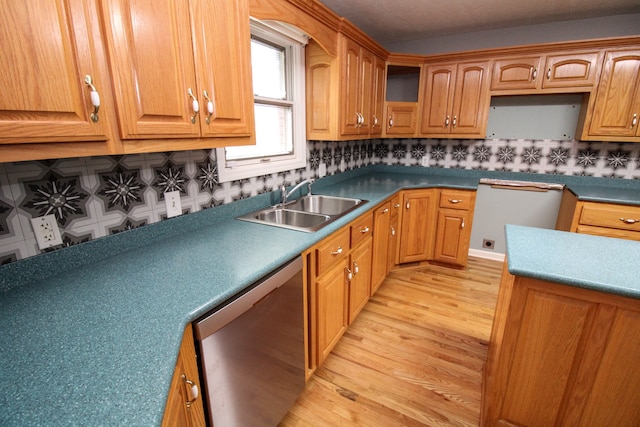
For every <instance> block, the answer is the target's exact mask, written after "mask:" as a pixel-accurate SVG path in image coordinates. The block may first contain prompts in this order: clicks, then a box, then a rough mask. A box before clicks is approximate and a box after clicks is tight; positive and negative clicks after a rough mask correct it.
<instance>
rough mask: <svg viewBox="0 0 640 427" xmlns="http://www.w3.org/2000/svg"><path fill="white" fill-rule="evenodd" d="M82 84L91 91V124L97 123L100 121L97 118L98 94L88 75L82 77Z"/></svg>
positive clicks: (98, 117)
mask: <svg viewBox="0 0 640 427" xmlns="http://www.w3.org/2000/svg"><path fill="white" fill-rule="evenodd" d="M84 82H85V84H86V85H87V86H89V89H91V93H90V95H91V105H93V112H92V113H91V121H92V122H93V123H98V120H100V116H98V110H100V94H99V93H98V91H97V90H96V87H95V86H94V85H93V79H92V78H91V76H90V75H88V74H87V75H86V76H84Z"/></svg>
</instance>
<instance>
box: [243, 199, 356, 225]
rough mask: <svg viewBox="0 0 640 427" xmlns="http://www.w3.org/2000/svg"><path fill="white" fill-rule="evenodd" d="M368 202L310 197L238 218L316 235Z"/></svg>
mask: <svg viewBox="0 0 640 427" xmlns="http://www.w3.org/2000/svg"><path fill="white" fill-rule="evenodd" d="M364 203H367V200H361V199H351V198H347V197H335V196H325V195H316V194H314V195H307V196H304V197H301V198H299V199H296V200H293V201H291V202H288V203H286V204H285V205H284V206H282V205H276V206H271V207H268V208H265V209H260V210H258V211H255V212H251V213H249V214H246V215H242V216H239V217H237V219H239V220H242V221H249V222H255V223H259V224H265V225H272V226H275V227H282V228H288V229H291V230H298V231H305V232H314V231H317V230H319V229H321V228H322V227H324V226H326V225H327V224H330V223H331V222H332V221H335V220H336V219H338V218H340V217H342V216H344V215H346V214H347V213H349V212H351V211H352V210H354V209H356V208H358V207H359V206H361V205H362V204H364Z"/></svg>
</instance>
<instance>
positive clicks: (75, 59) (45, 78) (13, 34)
mask: <svg viewBox="0 0 640 427" xmlns="http://www.w3.org/2000/svg"><path fill="white" fill-rule="evenodd" d="M92 4H93V2H85V1H81V0H66V1H65V0H54V1H47V2H43V1H36V0H28V1H27V0H25V1H20V2H14V1H3V2H1V3H0V51H1V52H2V60H1V61H0V94H1V95H0V142H36V141H49V142H50V141H71V140H84V141H89V140H106V139H107V136H106V135H107V129H108V127H107V126H106V121H105V120H104V118H103V117H101V115H100V114H98V117H99V119H98V121H97V122H94V121H93V120H92V119H91V112H92V111H93V106H92V104H91V96H90V88H89V86H88V85H87V84H85V76H86V75H90V76H91V78H92V81H93V85H94V86H95V88H96V90H97V91H98V93H100V92H103V93H104V92H107V91H108V90H109V88H108V86H107V85H108V83H107V81H106V80H104V79H103V76H101V75H100V73H99V71H98V70H97V69H96V58H95V50H94V46H95V44H94V43H95V41H94V39H93V35H92V33H91V31H90V28H88V25H90V21H91V20H90V18H89V8H91V7H95V6H91V5H92ZM107 108H109V107H107Z"/></svg>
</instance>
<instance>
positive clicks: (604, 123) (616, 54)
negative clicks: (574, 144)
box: [579, 47, 640, 142]
mask: <svg viewBox="0 0 640 427" xmlns="http://www.w3.org/2000/svg"><path fill="white" fill-rule="evenodd" d="M583 113H584V114H583V115H582V117H581V120H582V127H581V130H582V134H581V135H580V139H584V140H603V141H629V142H633V141H635V142H638V141H640V125H639V124H638V122H639V121H640V47H639V48H635V49H624V50H612V51H608V52H607V53H606V57H605V61H604V68H603V70H602V75H601V77H600V84H599V85H598V90H597V91H596V92H595V93H594V94H592V95H591V97H590V98H589V102H588V106H587V108H586V111H583ZM579 129H580V127H579Z"/></svg>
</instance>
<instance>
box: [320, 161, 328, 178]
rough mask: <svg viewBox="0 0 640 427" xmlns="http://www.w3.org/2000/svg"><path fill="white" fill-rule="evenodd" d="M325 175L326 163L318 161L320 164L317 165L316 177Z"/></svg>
mask: <svg viewBox="0 0 640 427" xmlns="http://www.w3.org/2000/svg"><path fill="white" fill-rule="evenodd" d="M325 176H327V164H326V163H320V165H318V177H319V178H324V177H325Z"/></svg>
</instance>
